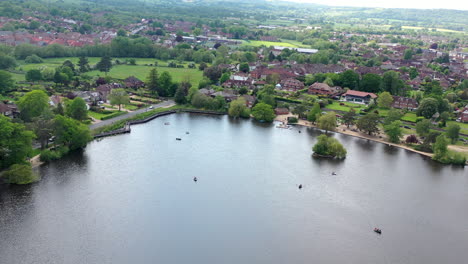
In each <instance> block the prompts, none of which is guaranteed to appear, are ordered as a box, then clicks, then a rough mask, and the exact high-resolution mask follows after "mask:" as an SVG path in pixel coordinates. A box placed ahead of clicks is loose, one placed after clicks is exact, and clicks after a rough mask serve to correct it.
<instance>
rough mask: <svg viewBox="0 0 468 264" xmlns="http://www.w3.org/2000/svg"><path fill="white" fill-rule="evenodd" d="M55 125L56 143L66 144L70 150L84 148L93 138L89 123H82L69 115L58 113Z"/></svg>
mask: <svg viewBox="0 0 468 264" xmlns="http://www.w3.org/2000/svg"><path fill="white" fill-rule="evenodd" d="M54 127H55V129H54V134H55V142H56V144H59V145H64V146H66V147H68V148H69V149H70V150H75V149H79V148H84V147H85V146H86V144H87V143H88V142H89V141H90V140H91V139H92V137H91V132H90V130H89V128H88V126H87V125H84V124H81V123H80V122H78V121H76V120H74V119H72V118H69V117H65V116H62V115H56V116H55V118H54Z"/></svg>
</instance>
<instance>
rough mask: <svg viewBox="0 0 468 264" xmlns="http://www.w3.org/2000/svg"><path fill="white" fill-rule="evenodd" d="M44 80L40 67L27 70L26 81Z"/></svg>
mask: <svg viewBox="0 0 468 264" xmlns="http://www.w3.org/2000/svg"><path fill="white" fill-rule="evenodd" d="M41 80H42V73H41V71H40V70H38V69H31V70H29V71H27V72H26V81H28V82H36V81H41Z"/></svg>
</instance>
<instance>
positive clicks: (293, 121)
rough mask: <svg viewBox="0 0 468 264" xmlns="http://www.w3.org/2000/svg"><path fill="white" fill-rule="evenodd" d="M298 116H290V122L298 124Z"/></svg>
mask: <svg viewBox="0 0 468 264" xmlns="http://www.w3.org/2000/svg"><path fill="white" fill-rule="evenodd" d="M297 121H298V120H297V117H294V116H290V117H288V124H296V123H297Z"/></svg>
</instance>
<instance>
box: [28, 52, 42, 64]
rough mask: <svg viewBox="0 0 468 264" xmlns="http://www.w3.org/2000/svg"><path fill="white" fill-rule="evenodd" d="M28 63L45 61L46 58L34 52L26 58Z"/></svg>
mask: <svg viewBox="0 0 468 264" xmlns="http://www.w3.org/2000/svg"><path fill="white" fill-rule="evenodd" d="M24 62H26V63H43V62H44V60H43V59H42V58H41V57H39V56H37V55H36V54H33V55H31V56H27V57H26V59H25V60H24Z"/></svg>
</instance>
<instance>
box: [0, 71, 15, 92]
mask: <svg viewBox="0 0 468 264" xmlns="http://www.w3.org/2000/svg"><path fill="white" fill-rule="evenodd" d="M14 88H15V81H14V80H13V76H12V75H11V74H10V73H9V72H6V71H0V94H5V93H6V92H9V91H11V90H13V89H14Z"/></svg>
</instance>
